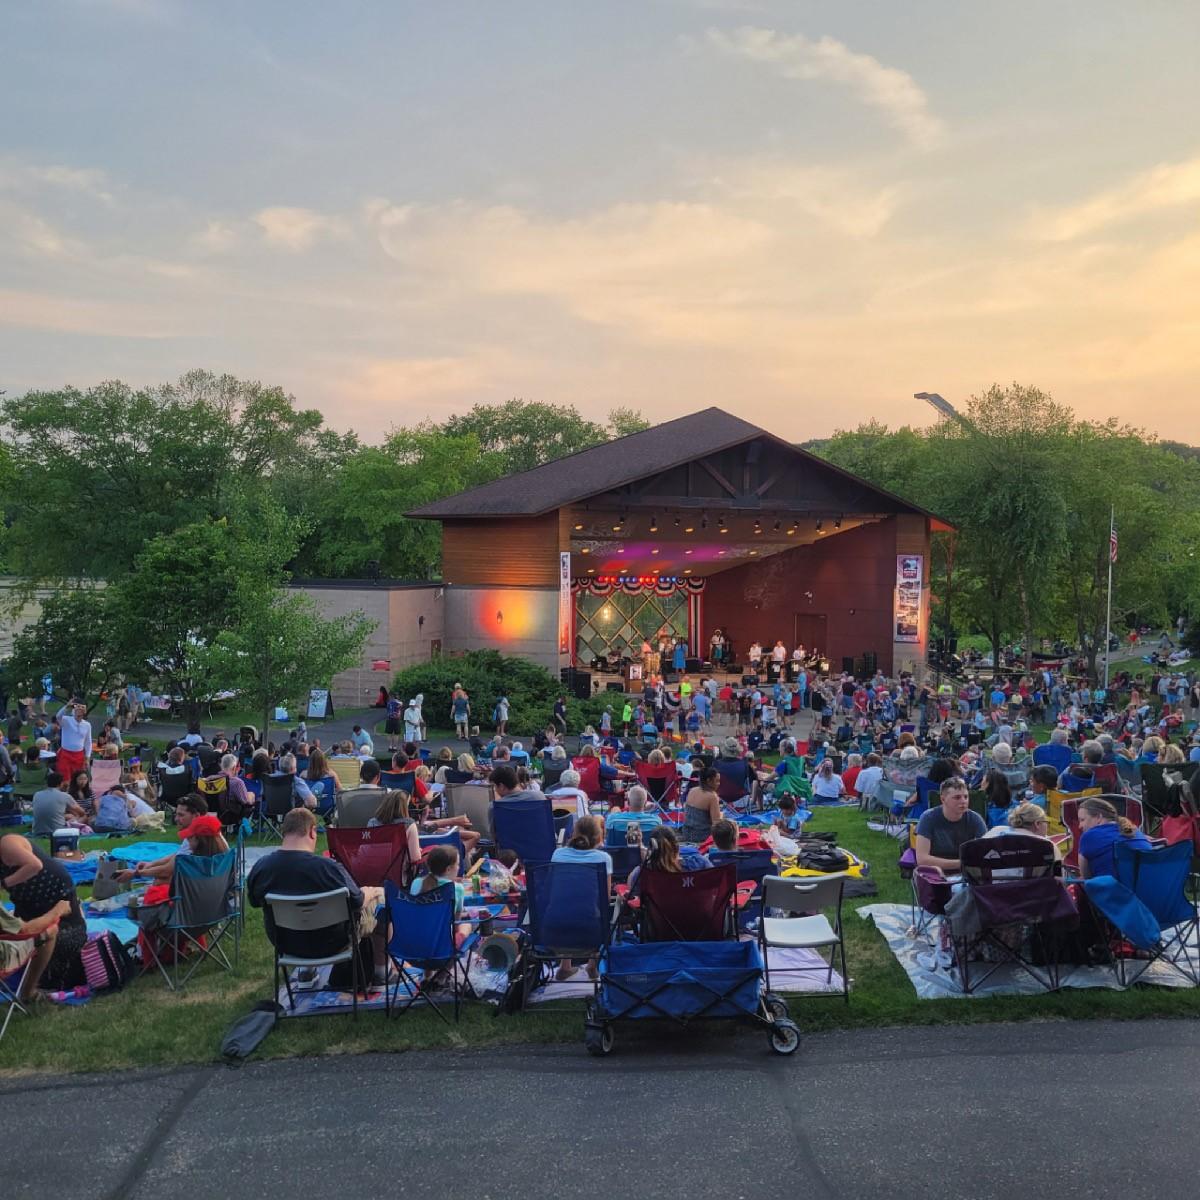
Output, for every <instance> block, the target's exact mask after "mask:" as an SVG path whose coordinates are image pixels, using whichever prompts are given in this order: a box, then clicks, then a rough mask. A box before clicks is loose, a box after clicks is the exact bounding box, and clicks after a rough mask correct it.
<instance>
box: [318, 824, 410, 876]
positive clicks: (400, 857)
mask: <svg viewBox="0 0 1200 1200" xmlns="http://www.w3.org/2000/svg"><path fill="white" fill-rule="evenodd" d="M325 835H326V837H327V838H328V839H329V853H330V854H332V855H333V857H334V858H336V859H337V861H338V862H340V863H341V864H342V866H343V867H345V868H346V870H347V871H349V873H350V878H351V879H353V880H354V882H355V883H357V884H358V886H359V887H383V885H384V882H385V881H391V882H392V883H394V884H395V885H396V887H398V888H404V887H405V886H406V885H407V884H408V881H409V878H410V876H411V874H412V864H411V863H410V862H409V861H408V826H407V825H375V826H372V827H371V828H369V829H328V828H327V829H326V831H325Z"/></svg>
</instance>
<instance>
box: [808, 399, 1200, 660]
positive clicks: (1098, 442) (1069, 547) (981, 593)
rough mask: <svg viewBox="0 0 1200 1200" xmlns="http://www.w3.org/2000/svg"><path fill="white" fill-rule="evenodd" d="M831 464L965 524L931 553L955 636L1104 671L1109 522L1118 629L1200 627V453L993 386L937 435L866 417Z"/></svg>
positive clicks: (941, 620) (939, 621) (937, 626)
mask: <svg viewBox="0 0 1200 1200" xmlns="http://www.w3.org/2000/svg"><path fill="white" fill-rule="evenodd" d="M810 448H811V449H812V450H813V451H814V452H815V453H817V454H820V455H821V456H822V457H824V458H826V459H828V460H829V461H830V462H833V463H836V464H837V465H838V466H840V467H843V468H845V469H846V470H848V471H852V472H853V473H854V474H856V475H861V476H862V477H863V478H865V479H868V480H870V481H871V482H872V483H875V484H877V485H879V486H881V487H884V488H886V489H887V490H889V491H891V492H895V493H896V494H898V495H900V496H903V497H904V498H906V499H908V500H911V501H913V502H915V503H917V504H920V505H921V506H923V507H924V508H927V509H929V510H931V511H932V512H934V513H936V514H937V515H939V516H942V517H944V518H946V520H947V521H948V522H950V523H951V524H953V525H954V526H955V528H956V532H955V533H954V534H944V533H941V534H937V535H935V538H934V547H933V563H932V567H933V591H934V594H935V596H936V597H937V599H938V605H937V608H936V610H935V613H934V616H933V624H934V630H933V631H932V632H933V634H934V636H935V637H937V638H941V637H944V636H945V635H946V633H947V631H952V632H953V633H955V634H977V635H983V636H985V637H986V638H987V639H988V641H989V642H990V643H991V646H992V652H993V654H994V655H995V656H996V657H995V658H994V659H993V661H994V662H999V661H1000V658H999V656H1000V653H1001V648H1002V647H1003V646H1005V645H1009V644H1012V643H1020V644H1021V645H1022V646H1023V648H1024V651H1025V654H1026V658H1027V661H1028V657H1029V656H1030V655H1031V654H1032V652H1033V650H1034V649H1035V648H1036V645H1037V643H1038V642H1039V641H1040V640H1041V639H1043V638H1051V639H1060V638H1061V639H1063V640H1064V641H1066V642H1067V643H1068V644H1074V645H1078V646H1080V647H1082V648H1083V651H1084V653H1085V655H1086V657H1087V660H1088V664H1089V669H1090V671H1091V673H1092V675H1093V677H1094V676H1095V674H1096V672H1097V659H1098V657H1099V656H1100V654H1101V653H1102V651H1103V647H1104V631H1105V622H1106V616H1107V591H1108V567H1109V534H1110V520H1112V519H1113V517H1114V515H1115V524H1116V531H1117V540H1118V553H1117V562H1116V564H1115V566H1114V568H1113V614H1112V623H1113V630H1114V632H1123V631H1125V630H1127V629H1130V628H1136V627H1138V626H1141V625H1149V626H1152V627H1156V628H1162V627H1163V626H1165V625H1168V624H1170V623H1173V622H1174V621H1175V619H1176V618H1177V617H1178V616H1180V615H1183V616H1185V617H1187V618H1190V619H1195V618H1197V617H1200V458H1198V457H1197V453H1196V451H1194V450H1192V449H1191V448H1190V447H1187V446H1184V445H1182V444H1180V443H1178V442H1159V441H1157V440H1156V439H1155V438H1154V437H1153V436H1152V435H1150V434H1147V433H1146V432H1144V431H1143V430H1139V429H1135V428H1133V427H1131V426H1127V425H1121V424H1119V423H1118V422H1116V421H1115V420H1109V421H1094V420H1082V419H1079V418H1077V417H1076V416H1075V415H1074V414H1073V413H1072V411H1071V410H1070V409H1069V408H1067V407H1065V406H1064V405H1061V404H1057V403H1055V401H1054V400H1053V399H1052V398H1051V397H1050V396H1048V395H1047V394H1046V393H1044V392H1042V391H1040V390H1038V389H1037V388H1035V387H1030V386H1026V385H1021V384H1012V385H1011V386H1009V387H1000V386H994V387H992V388H990V389H989V390H988V391H986V392H984V393H982V394H981V395H978V396H973V397H971V398H970V400H969V401H968V402H967V404H966V405H964V406H963V407H962V409H961V419H959V420H955V419H952V418H948V417H947V418H943V419H941V420H939V421H938V422H937V424H935V425H933V426H932V427H931V428H929V429H914V428H911V427H907V426H906V427H904V428H901V429H895V430H893V429H889V428H887V427H886V426H885V425H882V424H879V423H878V422H868V423H866V424H863V425H860V426H859V427H858V428H857V429H855V430H850V431H842V432H839V433H837V434H835V435H834V436H833V437H832V438H830V439H828V440H827V441H824V442H820V443H813V444H811V446H810Z"/></svg>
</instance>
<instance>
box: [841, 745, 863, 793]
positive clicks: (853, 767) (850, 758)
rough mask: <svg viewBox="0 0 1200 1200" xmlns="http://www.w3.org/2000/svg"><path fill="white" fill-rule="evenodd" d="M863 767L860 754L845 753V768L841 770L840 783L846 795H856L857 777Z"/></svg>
mask: <svg viewBox="0 0 1200 1200" xmlns="http://www.w3.org/2000/svg"><path fill="white" fill-rule="evenodd" d="M862 769H863V760H862V755H861V754H847V755H846V768H845V770H844V771H842V783H843V784H844V785H845V788H846V795H847V796H857V795H858V777H859V774H860V773H861V772H862Z"/></svg>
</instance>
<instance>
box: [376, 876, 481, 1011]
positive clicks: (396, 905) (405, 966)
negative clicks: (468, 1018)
mask: <svg viewBox="0 0 1200 1200" xmlns="http://www.w3.org/2000/svg"><path fill="white" fill-rule="evenodd" d="M384 894H385V896H386V898H387V910H388V943H387V952H388V957H389V958H390V959H391V960H392V962H393V963H394V964H395V965H396V971H397V975H396V979H395V983H394V984H392V983H389V984H388V987H387V991H386V993H385V998H386V1005H387V1014H388V1016H391V1015H392V1012H393V1010H395V1011H398V1012H408V1010H409V1009H410V1008H412V1006H413V1005H414V1004H416V1002H417V1001H418V1000H421V999H424V1001H425V1003H426V1004H428V1005H429V1007H430V1008H432V1009H433V1011H434V1012H435V1013H437V1015H438V1016H439V1017H441V1018H442V1020H443V1021H445V1022H446V1024H447V1025H449V1024H450V1021H449V1019H448V1018H447V1016H446V1014H445V1013H444V1012H442V1010H441V1008H440V1007H439V1006H438V1004H437V1003H436V1002H435V1001H434V999H433V997H432V995H431V994H430V993H429V991H428V990H426V986H425V985H426V983H427V982H428V981H429V979H430V978H431V972H432V971H436V973H437V976H438V977H440V978H446V976H447V975H448V977H449V980H450V988H451V992H452V994H453V997H454V1020H455V1021H457V1020H458V1012H459V1006H460V1003H461V1000H462V987H463V984H464V983H465V982H466V972H465V971H464V970H463V968H462V964H461V963H460V962H459V959H458V949H457V947H456V946H455V941H454V885H453V884H450V883H444V884H442V885H441V886H440V887H437V888H434V889H433V890H432V891H429V892H425V893H424V894H422V895H419V896H410V895H409V894H408V893H407V892H404V891H401V890H400V889H399V888H397V887H396V885H395V884H394V883H391V882H390V881H389V882H388V883H386V884H385V885H384ZM418 970H420V972H421V974H420V975H418V974H417V973H416V972H417V971H418ZM401 987H403V988H404V990H405V991H406V992H407V993H408V998H407V1003H405V1004H403V1005H401V1004H399V999H400V989H401Z"/></svg>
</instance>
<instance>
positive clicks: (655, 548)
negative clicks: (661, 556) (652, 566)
mask: <svg viewBox="0 0 1200 1200" xmlns="http://www.w3.org/2000/svg"><path fill="white" fill-rule="evenodd" d="M650 553H651V554H657V553H658V547H657V546H655V547H654V549H653V550H651V551H650Z"/></svg>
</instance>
